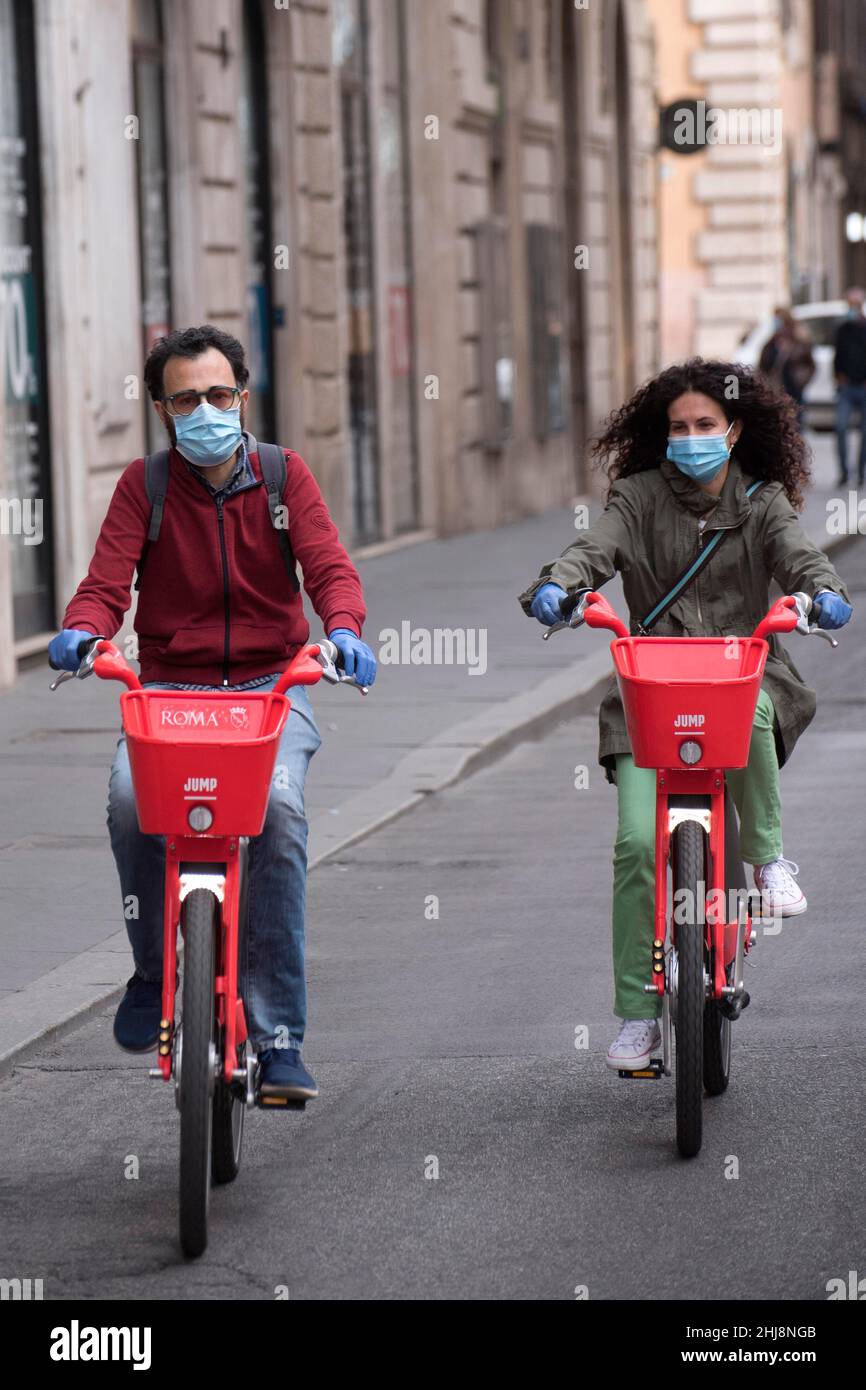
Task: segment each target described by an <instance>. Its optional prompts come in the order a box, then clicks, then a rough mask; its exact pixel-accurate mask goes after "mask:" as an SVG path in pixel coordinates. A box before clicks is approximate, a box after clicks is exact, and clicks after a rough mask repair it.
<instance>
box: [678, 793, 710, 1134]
mask: <svg viewBox="0 0 866 1390" xmlns="http://www.w3.org/2000/svg"><path fill="white" fill-rule="evenodd" d="M704 838H705V837H704V831H703V829H702V828H701V826H700V825H698V824H697V822H696V821H689V820H687V821H682V822H681V824H680V825H678V826H677V829H676V831H675V832H674V886H675V888H676V890H677V892H676V897H675V903H676V904H677V908H676V923H675V928H674V945H675V947H676V960H677V981H676V991H677V1001H676V1011H675V1014H674V1024H675V1027H676V1082H677V1148H678V1149H679V1151H680V1153H681V1154H682V1156H683V1158H694V1156H695V1154H696V1153H698V1152H699V1150H700V1147H701V1141H702V1138H703V1134H702V1129H703V1099H704V1047H703V1044H704V996H705V991H704V923H703V920H702V919H703V916H704V910H705V905H706V887H705V885H706V878H705V868H704V862H705V861H704Z"/></svg>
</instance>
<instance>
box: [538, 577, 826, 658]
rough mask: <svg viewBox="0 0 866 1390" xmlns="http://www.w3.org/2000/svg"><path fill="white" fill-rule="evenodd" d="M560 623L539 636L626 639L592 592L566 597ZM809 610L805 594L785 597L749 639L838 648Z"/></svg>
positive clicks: (602, 600)
mask: <svg viewBox="0 0 866 1390" xmlns="http://www.w3.org/2000/svg"><path fill="white" fill-rule="evenodd" d="M559 611H560V613H561V614H562V622H559V623H553V624H552V625H551V626H550V627H548V628H546V629H545V631H544V633H543V637H544V640H545V641H547V640H548V639H549V638H550V637H552V636H553V634H554V632H561V631H562V630H563V628H567V627H568V628H578V627H582V626H583V624H584V623H586V626H587V627H595V628H607V629H608V630H609V631H610V632H613V633H614V634H615V635H616V636H617V637H628V636H629V630H628V628H627V627H626V625H625V623H624V622H623V620H622V618H621V617H620V616H619V614H618V613H617V612H616V611H615V609H613V608H612V607H611V605H610V604H609V603H608V601H607V599H606V598H605V597H604V595H603V594H600V593H599V592H598V591H597V590H594V589H578V590H576V591H575V593H573V594H568V595H567V597H566V598H564V599H563V601H562V604H561V605H560V610H559ZM811 611H812V600H811V599H810V598H809V595H808V594H803V593H797V594H786V595H784V596H783V597H782V598H780V599H777V600H776V602H775V603H774V604H773V606H772V608H770V610H769V612H768V613H767V614H766V615H765V616H764V617H763V618H762V619H761V621H760V622H759V623H758V626H757V627H756V628H755V631H754V632H753V633H752V636H753V637H760V638H763V639H765V640H766V638H767V637H769V636H772V634H773V633H774V632H794V631H797V632H799V633H802V635H803V636H804V637H805V636H814V637H823V638H824V640H825V641H827V642H829V643H830V645H831V646H832V647H838V645H839V643H838V642H837V641H836V638H835V637H833V636H832V635H831V633H829V632H825V631H824V630H823V629H822V628H819V627H818V625H817V624H816V623H811V624H810V622H809V617H810V614H811Z"/></svg>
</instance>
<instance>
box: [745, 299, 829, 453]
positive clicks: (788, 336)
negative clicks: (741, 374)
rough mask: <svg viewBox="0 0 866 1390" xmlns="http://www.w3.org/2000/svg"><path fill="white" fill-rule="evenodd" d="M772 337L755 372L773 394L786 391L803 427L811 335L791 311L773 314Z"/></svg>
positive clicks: (811, 369) (811, 356) (812, 371)
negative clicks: (758, 373)
mask: <svg viewBox="0 0 866 1390" xmlns="http://www.w3.org/2000/svg"><path fill="white" fill-rule="evenodd" d="M775 314H776V317H775V319H774V322H773V334H772V337H770V338H769V339H768V340H767V342H766V343H765V345H764V348H763V351H762V352H761V356H760V359H759V361H758V371H759V372H760V373H761V375H762V376H763V377H764V378H765V380H766V381H767V383H768V384H769V385H770V386H772V387H773V388H774V390H776V391H785V392H787V394H788V395H789V396H790V397H791V400H792V401H793V402H794V404H795V405H796V407H797V420H798V423H799V425H800V428H801V429H802V428H803V392H804V391H805V390H806V387H807V386H808V385H809V382H810V381H811V380H812V377H813V376H814V375H815V357H814V354H813V352H812V335H811V333H810V332H809V330H808V328H807V327H806V325H805V324H804V323H798V322H797V320H796V319H795V318H794V315H793V314H792V313H791V311H790V309H786V308H784V306H780V307H778V308H777V309H776V311H775Z"/></svg>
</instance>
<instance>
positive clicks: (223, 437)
mask: <svg viewBox="0 0 866 1390" xmlns="http://www.w3.org/2000/svg"><path fill="white" fill-rule="evenodd" d="M172 420H173V423H174V433H175V441H176V445H177V450H178V453H181V454H183V456H184V458H185V459H188V460H189V462H190V463H195V464H198V466H199V467H200V468H218V467H219V465H220V464H221V463H225V462H226V459H230V458H231V456H232V454H233V453H234V451H235V449H236V448H237V447H238V445H239V444H240V442H241V408H240V406H239V405H238V406H235V408H234V409H233V410H217V408H216V406H214V405H209V404H208V402H207V401H202V402H201V404H200V405H198V406H197V407H196V409H195V410H194V411H193V412H192V414H191V415H174V416H172Z"/></svg>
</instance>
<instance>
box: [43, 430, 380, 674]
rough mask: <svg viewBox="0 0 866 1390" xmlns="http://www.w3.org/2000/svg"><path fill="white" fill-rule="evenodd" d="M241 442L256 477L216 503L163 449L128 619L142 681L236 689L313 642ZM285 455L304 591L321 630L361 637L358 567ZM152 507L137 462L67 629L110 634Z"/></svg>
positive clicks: (124, 480) (255, 462)
mask: <svg viewBox="0 0 866 1390" xmlns="http://www.w3.org/2000/svg"><path fill="white" fill-rule="evenodd" d="M247 443H248V448H249V460H250V464H251V466H252V470H253V473H254V475H255V478H256V482H255V483H254V484H249V485H246V486H244V487H242V488H240V489H238V491H236V492H234V493H232V494H231V495H230V496H228V497H226V498H225V499H224V500H223V501H221V502H217V501H215V499H214V497H213V496H212V495H211V494H210V493H209V492H208V490H207V488H205V487H203V486H202V484H201V481H200V480H199V479H198V478H197V477H195V476H194V475H193V474H192V473H191V472H190V469H189V468H188V467H187V464H186V462H185V461H184V459H183V458H182V457H181V456H180V454H178V452H177V451H176V450H175V449H171V450H170V451H169V485H168V491H167V493H166V499H165V507H164V510H163V516H162V526H161V528H160V533H159V538H158V540H157V541H156V542H155V543H154V544H153V545H151V546H150V547H149V552H148V556H147V564H146V565H145V567H144V570H143V573H142V578H141V588H140V590H139V599H138V608H137V611H136V615H135V630H136V632H137V634H138V652H139V661H140V664H141V679H142V681H166V682H180V683H195V684H197V685H215V686H217V685H229V684H231V685H235V684H239V683H240V682H242V681H247V680H253V679H254V678H255V677H256V676H264V675H269V674H270V673H271V672H275V671H282V670H283V669H284V668H285V667H286V666H287V665H288V663H289V661H290V660H291V658H292V657H293V656H294V654H295V652H296V651H297V650H298V648H299V647H301V646H303V645H304V643H305V642H307V641H308V640H309V636H310V626H309V623H308V622H307V619H306V618H305V616H304V606H303V600H302V598H301V595H300V593H296V592H295V591H294V589H293V587H292V584H291V581H290V579H289V575H288V572H287V570H286V564H285V560H284V559H283V553H282V549H281V547H280V544H279V537H278V535H277V533H276V531H275V530H274V527H273V525H272V524H271V517H270V513H269V511H268V502H267V491H266V489H265V485H264V482H263V481H262V470H261V464H260V462H259V456H258V451H257V447H256V443H255V440H254V439H253V438H252V437H251V436H248V439H247ZM285 457H286V486H285V489H284V491H283V504H284V506H285V507H286V508H287V512H288V534H289V540H290V542H291V546H292V550H293V551H294V554H295V558H296V560H297V561H298V563H299V564H300V566H301V568H302V569H303V583H304V588H305V589H306V591H307V593H308V594H309V596H310V599H311V601H312V604H313V607H314V608H315V610H316V613H317V614H318V615H319V617H320V618H321V620H322V623H323V625H324V629H325V632H331V631H333V629H334V628H335V627H345V628H350V629H351V630H352V632H354V633H356V634H357V635H358V636H359V637H360V635H361V630H362V626H363V622H364V618H365V616H366V610H365V608H364V601H363V597H362V594H361V581H360V578H359V576H358V572H357V570H356V569H355V567H354V565H353V564H352V562H351V560H350V559H349V557H348V555H347V554H346V551H345V549H344V548H343V546H342V545H341V543H340V538H339V534H338V532H337V528H336V526H335V525H334V523H333V522H332V520H331V517H330V515H329V513H328V509H327V507H326V506H325V502H324V499H323V498H322V494H321V492H320V491H319V487H318V484H317V483H316V480H315V478H314V477H313V475H312V473H311V472H310V470H309V469H308V468H307V465H306V464H305V463H304V461H303V459H302V458H301V457H300V456H299V455H298V454H295V453H293V452H292V451H291V450H285ZM150 510H151V508H150V502H149V501H148V497H147V492H146V489H145V484H144V459H143V458H140V459H136V460H135V461H134V462H133V463H131V464H130V465H129V467H128V468H126V469H125V470H124V472H123V473H122V474H121V477H120V479H119V481H118V483H117V487H116V488H115V490H114V495H113V497H112V499H111V503H110V505H109V508H108V512H107V514H106V517H105V520H104V521H103V523H102V528H101V530H100V532H99V537H98V539H97V542H96V549H95V551H94V554H93V559H92V560H91V562H90V569H89V570H88V572H87V576H86V578H85V579H83V580H82V581H81V583H80V584H79V586H78V589H77V590H76V592H75V595H74V597H73V599H72V601H71V602H70V604H69V606H68V608H67V609H66V613H65V615H64V618H63V626H64V628H81V629H82V630H84V631H87V632H93V633H102V634H104V635H105V636H106V637H113V636H114V635H115V634H116V633H117V631H118V630H119V628H120V627H121V626H122V623H123V616H124V614H125V612H126V610H127V609H128V608H129V605H130V587H131V585H132V581H133V576H134V573H135V568H136V565H137V564H138V561H139V559H140V557H141V554H142V551H143V550H144V543H145V539H146V536H147V530H148V526H149V524H150Z"/></svg>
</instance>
